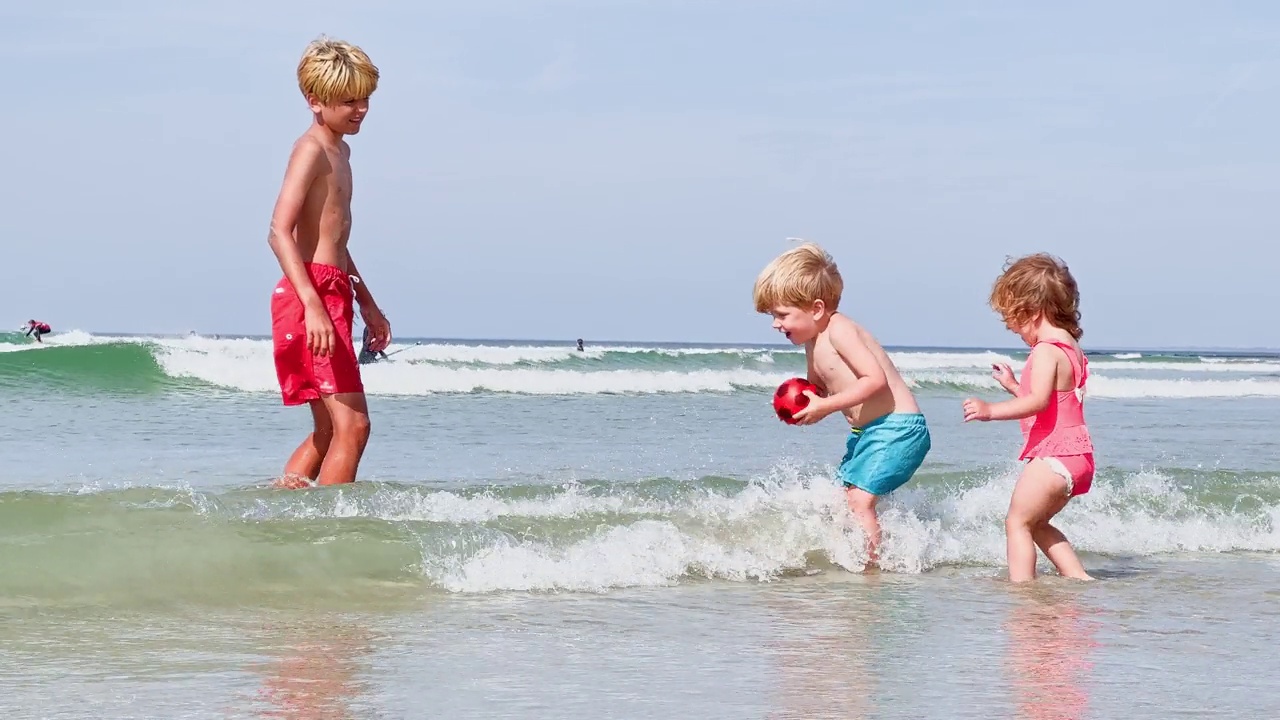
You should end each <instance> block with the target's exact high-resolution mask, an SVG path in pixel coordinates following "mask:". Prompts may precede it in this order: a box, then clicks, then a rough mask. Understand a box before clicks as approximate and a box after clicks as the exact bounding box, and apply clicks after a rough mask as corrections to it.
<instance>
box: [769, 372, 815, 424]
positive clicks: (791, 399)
mask: <svg viewBox="0 0 1280 720" xmlns="http://www.w3.org/2000/svg"><path fill="white" fill-rule="evenodd" d="M805 390H808V391H809V392H811V393H813V394H815V395H817V394H818V386H817V385H814V384H813V383H811V382H809V381H808V380H805V379H804V378H798V377H795V378H791V379H790V380H787V381H786V382H784V383H782V384H781V385H779V386H778V391H777V392H775V393H774V394H773V411H774V412H776V413H778V419H779V420H781V421H782V422H784V423H786V424H788V425H795V424H796V421H795V419H794V418H793V417H792V416H793V415H795V414H796V413H798V412H800V411H801V410H803V409H804V408H805V407H807V406H808V405H809V396H808V395H805V394H804V391H805Z"/></svg>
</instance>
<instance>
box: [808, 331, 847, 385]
mask: <svg viewBox="0 0 1280 720" xmlns="http://www.w3.org/2000/svg"><path fill="white" fill-rule="evenodd" d="M809 371H810V374H811V375H815V376H817V377H818V378H819V379H821V380H822V384H823V385H824V386H825V387H826V388H827V389H828V390H832V391H834V390H838V389H839V388H840V387H842V386H843V385H844V384H846V383H847V382H849V381H850V380H855V379H856V378H855V377H853V372H852V371H851V370H850V369H849V366H848V365H846V364H845V363H844V361H842V360H841V359H840V356H839V354H838V353H836V351H835V348H832V347H831V344H830V343H824V342H818V343H816V344H815V345H814V348H813V350H812V352H810V353H809ZM833 386H834V387H833Z"/></svg>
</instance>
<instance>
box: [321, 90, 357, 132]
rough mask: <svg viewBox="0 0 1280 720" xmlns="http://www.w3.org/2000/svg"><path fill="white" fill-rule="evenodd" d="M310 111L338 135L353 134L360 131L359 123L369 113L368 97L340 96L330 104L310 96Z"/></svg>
mask: <svg viewBox="0 0 1280 720" xmlns="http://www.w3.org/2000/svg"><path fill="white" fill-rule="evenodd" d="M310 100H311V112H313V113H315V114H316V117H317V118H319V120H320V124H322V125H324V126H325V127H326V128H328V129H330V130H332V131H333V132H335V133H338V134H339V135H355V134H356V133H358V132H360V123H361V122H363V121H364V116H365V115H368V114H369V98H367V97H364V98H341V99H339V100H337V101H335V102H334V103H333V104H331V105H325V104H322V103H321V102H320V101H319V100H317V99H316V98H314V97H313V98H311V99H310Z"/></svg>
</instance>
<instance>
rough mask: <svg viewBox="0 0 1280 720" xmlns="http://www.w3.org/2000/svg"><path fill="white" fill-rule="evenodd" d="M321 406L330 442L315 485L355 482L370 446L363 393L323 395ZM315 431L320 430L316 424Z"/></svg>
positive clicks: (366, 409) (367, 414)
mask: <svg viewBox="0 0 1280 720" xmlns="http://www.w3.org/2000/svg"><path fill="white" fill-rule="evenodd" d="M323 403H324V409H325V410H326V411H327V412H326V418H327V420H328V423H329V424H328V426H327V427H328V430H329V440H328V443H327V445H328V451H327V452H326V453H324V455H323V456H322V457H323V461H322V462H321V463H320V467H319V471H320V474H319V476H318V478H317V484H319V485H337V484H341V483H349V482H355V480H356V468H357V467H358V466H359V465H360V458H361V456H363V455H364V448H365V445H367V444H368V442H369V406H368V404H367V403H366V401H365V396H364V393H360V392H355V393H339V394H337V395H326V396H325V397H324V398H323ZM316 427H317V429H318V428H320V425H319V421H318V420H317V425H316ZM313 435H314V434H313ZM304 444H305V443H304ZM300 449H301V448H300Z"/></svg>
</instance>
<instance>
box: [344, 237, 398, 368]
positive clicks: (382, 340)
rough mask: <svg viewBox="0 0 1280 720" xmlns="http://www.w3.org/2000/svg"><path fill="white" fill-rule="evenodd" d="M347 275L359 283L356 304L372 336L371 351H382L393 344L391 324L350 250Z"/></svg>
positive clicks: (356, 286) (356, 285) (357, 284)
mask: <svg viewBox="0 0 1280 720" xmlns="http://www.w3.org/2000/svg"><path fill="white" fill-rule="evenodd" d="M347 274H348V275H351V276H353V277H355V278H356V281H357V282H356V283H355V288H354V290H355V295H356V302H357V303H359V304H360V317H361V318H363V319H364V326H365V327H366V328H368V330H369V334H370V335H371V336H372V339H371V340H370V342H369V349H370V350H372V351H374V352H379V351H382V350H384V349H386V347H387V346H388V345H390V344H391V323H390V321H388V320H387V316H386V315H383V314H382V310H381V309H380V308H379V307H378V303H377V302H375V301H374V299H373V293H371V292H369V286H368V285H366V284H365V281H364V277H363V276H362V275H361V274H360V270H359V269H358V268H357V267H356V261H355V260H354V259H352V257H351V251H350V250H348V251H347Z"/></svg>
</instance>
